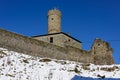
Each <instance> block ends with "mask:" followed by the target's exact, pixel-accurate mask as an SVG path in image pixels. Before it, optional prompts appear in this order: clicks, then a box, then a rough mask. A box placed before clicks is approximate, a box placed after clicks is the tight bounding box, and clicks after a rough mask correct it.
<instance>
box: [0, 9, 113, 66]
mask: <svg viewBox="0 0 120 80" xmlns="http://www.w3.org/2000/svg"><path fill="white" fill-rule="evenodd" d="M61 16H62V14H61V12H60V11H59V10H58V9H52V10H49V12H48V34H44V35H38V36H32V37H27V36H23V35H20V34H16V33H13V32H10V31H6V30H3V29H0V33H1V34H0V47H4V48H7V49H10V50H13V51H18V52H22V53H25V54H29V55H33V56H40V57H47V58H54V59H62V60H73V61H79V62H83V63H94V64H101V65H102V64H113V63H114V60H113V57H112V53H113V49H112V48H111V47H110V45H109V43H108V42H105V41H102V40H101V39H95V40H94V43H93V45H92V47H91V49H90V50H89V51H86V50H83V49H82V42H81V41H79V40H77V39H75V38H74V37H72V36H70V35H69V34H67V33H64V32H62V31H61Z"/></svg>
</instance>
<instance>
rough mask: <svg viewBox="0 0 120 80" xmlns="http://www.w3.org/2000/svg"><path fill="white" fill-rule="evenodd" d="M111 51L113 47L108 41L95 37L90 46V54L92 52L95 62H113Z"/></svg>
mask: <svg viewBox="0 0 120 80" xmlns="http://www.w3.org/2000/svg"><path fill="white" fill-rule="evenodd" d="M112 53H113V49H112V48H111V47H110V44H109V43H108V42H105V41H102V40H101V39H95V41H94V43H93V46H92V48H91V54H93V58H94V63H95V64H113V63H114V60H113V57H112Z"/></svg>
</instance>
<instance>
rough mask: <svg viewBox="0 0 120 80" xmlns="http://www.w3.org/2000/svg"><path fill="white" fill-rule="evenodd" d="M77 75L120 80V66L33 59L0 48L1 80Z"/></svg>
mask: <svg viewBox="0 0 120 80" xmlns="http://www.w3.org/2000/svg"><path fill="white" fill-rule="evenodd" d="M76 75H77V76H83V77H91V78H120V65H115V64H114V65H102V66H100V65H94V64H83V63H78V62H74V61H65V60H55V59H48V58H40V57H32V56H29V55H25V54H22V53H17V52H14V51H9V50H7V49H4V48H0V80H73V79H74V77H75V76H76ZM74 80H75V79H74ZM77 80H78V79H77Z"/></svg>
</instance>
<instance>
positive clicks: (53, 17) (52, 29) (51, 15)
mask: <svg viewBox="0 0 120 80" xmlns="http://www.w3.org/2000/svg"><path fill="white" fill-rule="evenodd" d="M59 32H61V12H60V11H59V10H58V9H56V8H54V9H52V10H49V11H48V34H51V33H59Z"/></svg>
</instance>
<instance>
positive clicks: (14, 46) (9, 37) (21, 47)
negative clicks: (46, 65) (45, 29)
mask: <svg viewBox="0 0 120 80" xmlns="http://www.w3.org/2000/svg"><path fill="white" fill-rule="evenodd" d="M0 47H3V48H7V49H9V50H13V51H17V52H20V53H25V54H28V55H33V56H40V57H48V58H54V59H61V60H66V59H67V60H74V61H80V62H87V60H86V59H87V57H88V56H89V54H87V52H86V51H83V50H80V49H78V48H74V47H71V46H66V47H67V48H63V47H59V46H56V45H53V44H50V43H46V42H43V41H39V40H35V39H32V38H29V37H26V36H22V35H19V34H16V33H12V32H9V31H6V30H2V29H0ZM83 52H84V53H83ZM87 55H88V56H87Z"/></svg>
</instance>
